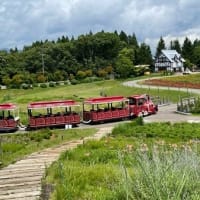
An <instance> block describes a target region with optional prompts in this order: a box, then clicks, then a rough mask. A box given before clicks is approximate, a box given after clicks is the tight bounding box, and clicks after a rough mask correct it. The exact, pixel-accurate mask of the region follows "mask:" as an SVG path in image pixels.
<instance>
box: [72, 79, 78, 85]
mask: <svg viewBox="0 0 200 200" xmlns="http://www.w3.org/2000/svg"><path fill="white" fill-rule="evenodd" d="M70 82H71V84H72V85H76V84H78V83H79V81H78V80H76V79H72V80H71V81H70Z"/></svg>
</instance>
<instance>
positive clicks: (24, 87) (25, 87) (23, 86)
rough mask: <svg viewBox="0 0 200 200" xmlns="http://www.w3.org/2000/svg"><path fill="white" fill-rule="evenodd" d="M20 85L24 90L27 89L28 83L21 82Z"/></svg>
mask: <svg viewBox="0 0 200 200" xmlns="http://www.w3.org/2000/svg"><path fill="white" fill-rule="evenodd" d="M21 87H22V89H24V90H27V89H29V88H30V86H29V84H26V83H23V84H22V85H21Z"/></svg>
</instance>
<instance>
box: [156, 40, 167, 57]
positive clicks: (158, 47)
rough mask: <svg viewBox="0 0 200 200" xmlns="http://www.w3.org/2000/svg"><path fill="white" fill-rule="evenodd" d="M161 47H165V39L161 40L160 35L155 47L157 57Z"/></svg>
mask: <svg viewBox="0 0 200 200" xmlns="http://www.w3.org/2000/svg"><path fill="white" fill-rule="evenodd" d="M163 49H166V47H165V41H164V40H163V38H162V36H161V37H160V40H159V42H158V45H157V48H156V57H158V56H159V55H160V53H161V51H162V50H163Z"/></svg>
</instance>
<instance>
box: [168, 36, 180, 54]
mask: <svg viewBox="0 0 200 200" xmlns="http://www.w3.org/2000/svg"><path fill="white" fill-rule="evenodd" d="M170 49H174V50H176V51H177V52H178V53H181V45H180V43H179V41H178V40H177V39H176V40H174V41H171V42H170Z"/></svg>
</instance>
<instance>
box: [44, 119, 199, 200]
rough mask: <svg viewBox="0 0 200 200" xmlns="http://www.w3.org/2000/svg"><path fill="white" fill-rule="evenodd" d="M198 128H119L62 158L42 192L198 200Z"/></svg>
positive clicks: (137, 124) (104, 199)
mask: <svg viewBox="0 0 200 200" xmlns="http://www.w3.org/2000/svg"><path fill="white" fill-rule="evenodd" d="M199 128H200V127H199V125H197V126H196V124H195V126H194V125H193V124H187V123H180V124H179V123H177V124H170V123H154V124H143V121H142V120H141V119H139V120H136V121H133V122H132V123H127V124H122V125H119V126H118V127H116V128H115V129H114V130H113V133H112V134H111V135H110V136H109V137H106V138H104V139H102V140H101V141H90V142H88V143H86V144H84V145H83V146H79V147H78V148H77V149H74V150H72V151H67V152H65V153H63V154H62V156H61V158H60V159H59V160H58V161H57V162H56V163H54V164H53V165H52V166H51V167H50V168H49V169H48V170H47V172H46V177H44V180H43V184H44V187H43V188H45V185H48V186H50V185H52V186H53V187H52V188H53V193H52V194H51V198H50V199H52V200H57V199H63V200H64V199H73V200H78V199H82V200H86V199H87V200H93V199H95V200H108V199H109V200H117V199H119V200H121V199H122V200H123V199H124V200H125V199H130V200H132V199H138V200H140V199H143V200H146V199H149V200H154V199H157V200H158V199H159V200H165V199H188V200H190V199H193V200H198V199H199V195H200V189H199V188H200V182H199V180H200V142H199V140H200V132H199ZM163 131H164V132H163ZM183 131H184V133H185V134H183ZM186 132H188V134H186ZM191 133H193V134H192V135H191Z"/></svg>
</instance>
